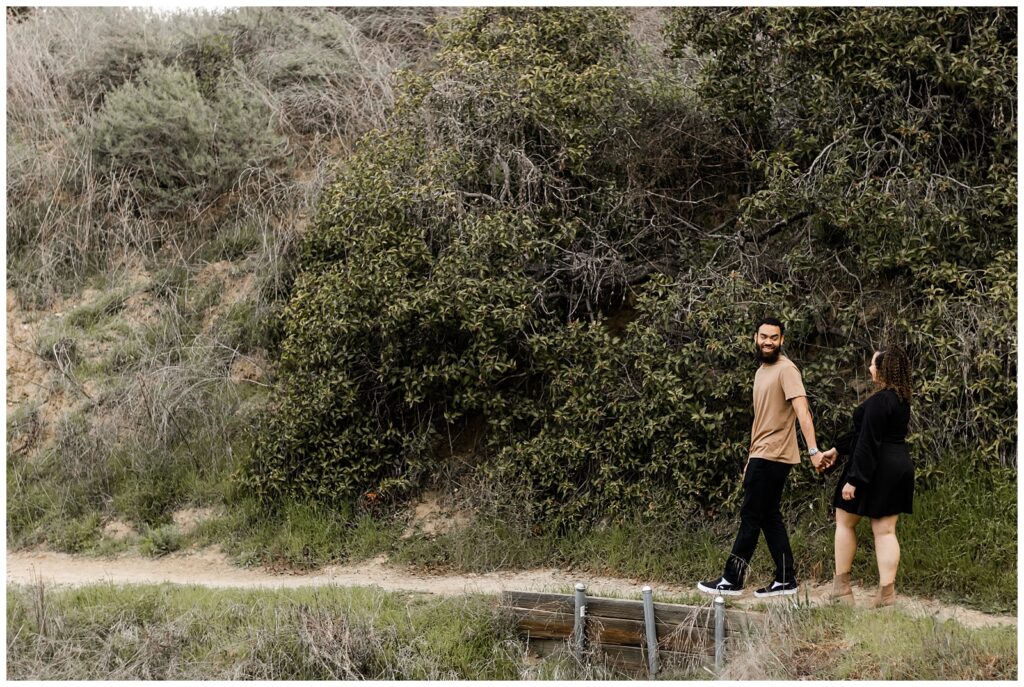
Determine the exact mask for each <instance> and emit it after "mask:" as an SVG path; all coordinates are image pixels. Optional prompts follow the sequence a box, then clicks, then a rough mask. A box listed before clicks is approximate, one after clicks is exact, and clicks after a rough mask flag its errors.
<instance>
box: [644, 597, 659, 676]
mask: <svg viewBox="0 0 1024 687" xmlns="http://www.w3.org/2000/svg"><path fill="white" fill-rule="evenodd" d="M643 593H644V625H645V626H646V628H647V672H648V674H649V675H650V677H651V679H652V680H653V679H654V676H655V675H657V674H658V629H657V628H656V627H655V625H654V597H653V595H652V592H651V588H650V587H644V588H643Z"/></svg>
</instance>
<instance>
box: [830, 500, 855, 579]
mask: <svg viewBox="0 0 1024 687" xmlns="http://www.w3.org/2000/svg"><path fill="white" fill-rule="evenodd" d="M858 522H860V516H859V515H854V514H853V513H847V512H846V511H845V510H843V509H842V508H836V541H835V550H836V575H841V574H843V573H848V572H850V568H852V567H853V556H854V554H855V553H857V523H858Z"/></svg>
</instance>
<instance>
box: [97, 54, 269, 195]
mask: <svg viewBox="0 0 1024 687" xmlns="http://www.w3.org/2000/svg"><path fill="white" fill-rule="evenodd" d="M92 136H93V152H94V154H95V158H96V163H97V166H98V167H99V169H100V170H102V171H104V172H107V173H108V174H110V176H111V177H113V178H117V177H120V176H127V177H128V178H129V179H131V180H132V181H133V182H134V183H133V191H134V193H135V194H136V195H137V198H138V202H139V204H140V206H141V208H142V209H143V210H148V211H152V212H154V213H156V214H162V213H167V212H173V211H176V210H180V209H182V208H184V207H187V206H188V205H189V204H190V203H194V202H209V201H211V200H213V199H214V198H216V197H217V196H218V195H220V194H221V193H224V192H225V191H227V190H229V189H230V188H231V187H232V186H233V185H234V184H235V183H236V182H237V180H238V176H239V174H241V173H242V171H244V170H245V169H246V168H248V167H250V166H261V165H266V164H267V163H268V162H269V161H270V160H271V159H272V158H273V157H274V155H275V153H274V144H275V139H274V137H273V135H272V133H271V131H270V130H269V121H268V112H267V109H266V107H265V106H264V105H263V103H262V102H260V101H259V100H256V99H255V98H253V97H252V96H251V95H250V94H248V93H247V92H246V91H245V90H243V89H242V88H241V85H240V84H237V83H234V84H231V83H223V84H221V85H220V87H219V88H218V89H217V96H216V98H215V99H213V100H208V99H207V98H204V97H203V94H202V93H201V92H200V90H199V84H198V82H197V80H196V77H195V75H194V74H193V73H192V72H187V71H184V70H182V69H180V68H176V67H164V66H161V65H157V64H150V65H147V66H146V67H144V68H143V69H142V70H141V71H140V72H139V74H138V77H137V79H135V80H133V81H130V82H128V83H126V84H125V85H123V86H121V87H119V88H118V89H117V90H115V91H113V92H112V93H110V95H109V96H107V98H106V100H105V101H104V103H103V107H102V108H101V109H100V111H99V113H98V115H97V117H96V123H95V126H94V131H93V132H92Z"/></svg>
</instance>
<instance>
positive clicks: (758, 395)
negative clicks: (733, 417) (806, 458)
mask: <svg viewBox="0 0 1024 687" xmlns="http://www.w3.org/2000/svg"><path fill="white" fill-rule="evenodd" d="M806 395H807V393H806V392H805V391H804V383H803V381H801V379H800V370H798V369H797V367H796V365H794V364H793V361H792V360H790V359H789V358H787V357H786V356H784V355H780V356H779V360H778V362H776V363H774V364H772V365H765V364H763V363H762V365H761V367H760V368H758V370H757V373H756V374H755V375H754V426H753V428H752V429H751V430H750V457H751V458H765V459H767V460H775V461H778V462H780V463H790V464H793V465H796V464H798V463H799V462H800V448H799V447H798V446H797V444H796V411H795V410H794V409H793V404H792V403H790V401H791V400H792V399H794V398H796V397H797V396H806Z"/></svg>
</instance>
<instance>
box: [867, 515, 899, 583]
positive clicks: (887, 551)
mask: <svg viewBox="0 0 1024 687" xmlns="http://www.w3.org/2000/svg"><path fill="white" fill-rule="evenodd" d="M898 518H899V516H898V515H889V516H887V517H884V518H872V519H871V531H872V532H874V533H875V558H876V559H878V586H880V587H884V586H885V585H887V584H893V583H894V582H896V569H897V568H899V566H900V542H899V540H898V539H896V520H897V519H898Z"/></svg>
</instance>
